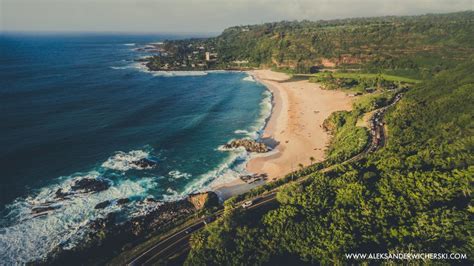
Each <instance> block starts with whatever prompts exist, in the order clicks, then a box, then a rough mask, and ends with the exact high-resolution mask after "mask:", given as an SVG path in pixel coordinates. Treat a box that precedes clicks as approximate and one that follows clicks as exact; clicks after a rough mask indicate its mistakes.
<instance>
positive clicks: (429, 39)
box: [210, 11, 474, 78]
mask: <svg viewBox="0 0 474 266" xmlns="http://www.w3.org/2000/svg"><path fill="white" fill-rule="evenodd" d="M473 24H474V12H472V11H466V12H459V13H451V14H437V15H424V16H412V17H379V18H358V19H343V20H331V21H317V22H311V21H302V22H288V21H286V22H278V23H266V24H261V25H251V26H238V27H232V28H229V29H227V30H225V31H224V32H223V33H222V35H220V36H219V37H217V38H215V39H211V40H210V42H213V43H214V45H215V47H216V51H217V52H218V54H219V57H220V60H221V61H222V62H231V61H233V60H248V61H249V62H250V64H251V65H267V66H277V67H281V68H291V69H293V70H295V71H296V72H298V73H305V72H309V71H310V70H311V67H313V66H315V65H325V66H335V67H338V68H364V69H367V70H369V71H373V72H380V71H381V70H382V69H383V72H385V73H387V74H401V75H403V76H412V77H418V78H419V77H428V76H431V75H432V74H434V73H437V72H439V71H441V70H443V69H446V68H448V67H452V66H454V65H456V64H457V63H459V62H462V61H464V60H466V59H467V56H468V55H469V54H472V53H473V51H474V27H473Z"/></svg>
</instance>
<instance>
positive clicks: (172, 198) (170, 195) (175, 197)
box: [163, 188, 187, 201]
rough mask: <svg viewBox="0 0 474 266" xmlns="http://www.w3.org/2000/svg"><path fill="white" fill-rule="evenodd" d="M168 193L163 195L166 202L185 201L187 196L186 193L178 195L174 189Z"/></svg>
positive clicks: (168, 190) (169, 189)
mask: <svg viewBox="0 0 474 266" xmlns="http://www.w3.org/2000/svg"><path fill="white" fill-rule="evenodd" d="M166 193H167V194H163V200H164V201H177V200H180V199H183V198H184V197H185V196H186V195H187V194H184V193H178V191H176V190H174V189H172V188H167V189H166Z"/></svg>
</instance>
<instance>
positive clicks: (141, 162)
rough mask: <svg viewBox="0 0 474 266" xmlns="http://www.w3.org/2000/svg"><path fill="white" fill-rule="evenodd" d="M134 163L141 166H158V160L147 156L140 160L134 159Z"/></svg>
mask: <svg viewBox="0 0 474 266" xmlns="http://www.w3.org/2000/svg"><path fill="white" fill-rule="evenodd" d="M132 164H134V165H136V166H138V167H140V168H153V167H155V166H156V161H153V160H150V159H147V158H142V159H140V160H136V161H133V162H132Z"/></svg>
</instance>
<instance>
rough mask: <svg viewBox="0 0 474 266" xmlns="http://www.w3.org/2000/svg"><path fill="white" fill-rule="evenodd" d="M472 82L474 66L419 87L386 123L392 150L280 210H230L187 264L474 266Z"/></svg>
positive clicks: (322, 181)
mask: <svg viewBox="0 0 474 266" xmlns="http://www.w3.org/2000/svg"><path fill="white" fill-rule="evenodd" d="M464 15H471V13H464ZM427 18H429V17H427ZM361 23H363V21H361ZM471 27H472V26H471ZM470 30H471V31H472V29H470ZM471 37H472V36H471ZM467 38H469V37H468V36H464V37H459V39H458V41H460V42H461V41H463V40H465V39H467ZM434 39H436V38H434ZM439 42H440V41H439V40H437V39H436V40H433V43H439ZM453 45H454V44H453ZM328 53H330V52H328ZM463 56H467V54H463ZM472 73H474V60H473V58H472V57H471V58H469V59H467V60H466V62H465V63H463V64H460V65H458V66H456V67H453V68H451V69H449V70H444V71H441V72H440V73H438V74H436V76H435V77H434V78H433V79H431V80H428V81H424V82H422V83H420V84H418V85H416V87H415V88H413V89H412V90H410V91H409V92H408V93H406V95H405V97H404V98H403V99H402V100H401V101H400V102H399V104H397V105H396V106H395V107H393V108H392V110H390V111H389V113H388V114H387V116H386V121H387V127H388V132H389V138H388V143H387V145H386V146H385V147H384V148H383V149H381V150H379V151H378V152H376V153H375V154H372V155H370V156H369V157H368V158H366V159H364V160H363V161H359V162H356V163H352V164H349V165H344V166H339V167H337V168H336V169H335V170H333V171H330V172H328V173H324V174H323V173H318V172H315V173H313V174H311V175H310V178H309V179H308V181H306V182H305V183H303V184H291V183H290V184H288V185H286V187H284V189H282V190H280V192H279V193H278V195H277V199H278V201H279V207H278V208H277V209H275V210H271V211H269V212H267V213H249V212H243V211H242V210H241V209H232V208H230V207H229V206H228V207H227V208H226V211H225V215H224V216H223V217H222V218H220V219H219V220H217V221H216V222H214V223H212V224H210V225H208V226H207V227H206V229H205V230H204V231H201V232H199V233H197V234H195V235H193V236H192V239H191V240H192V241H191V246H192V250H191V253H190V254H189V256H188V258H187V261H186V264H187V265H260V264H267V263H268V264H271V265H278V264H279V265H282V264H286V265H302V264H304V263H311V264H316V263H324V264H333V263H336V262H344V261H345V260H346V259H345V257H344V254H345V253H347V252H443V253H445V252H448V253H449V252H453V253H465V254H467V256H468V258H469V259H470V261H471V263H472V260H473V258H474V254H473V250H474V240H473V236H472V233H473V228H474V222H473V219H472V215H473V213H474V208H473V207H472V198H471V196H470V194H471V189H472V184H473V181H474V179H473V177H474V166H473V162H474V119H473V118H474V93H473V91H474V76H473V75H472ZM352 262H354V261H352ZM463 262H464V263H465V262H466V261H463Z"/></svg>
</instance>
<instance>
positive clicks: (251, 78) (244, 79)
mask: <svg viewBox="0 0 474 266" xmlns="http://www.w3.org/2000/svg"><path fill="white" fill-rule="evenodd" d="M242 80H243V81H250V82H256V81H255V79H254V78H253V76H252V75H248V76H246V77H245V78H243V79H242Z"/></svg>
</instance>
